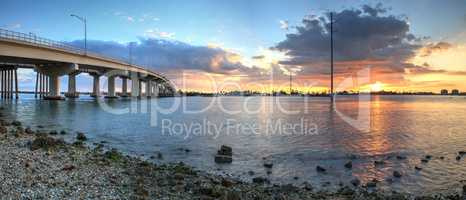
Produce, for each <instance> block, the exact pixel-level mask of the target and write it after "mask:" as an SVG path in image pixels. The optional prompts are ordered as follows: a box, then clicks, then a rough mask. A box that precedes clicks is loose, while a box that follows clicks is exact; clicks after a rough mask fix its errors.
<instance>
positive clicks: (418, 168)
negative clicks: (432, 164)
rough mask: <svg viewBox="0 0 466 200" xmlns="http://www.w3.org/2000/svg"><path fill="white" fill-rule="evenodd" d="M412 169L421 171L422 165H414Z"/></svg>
mask: <svg viewBox="0 0 466 200" xmlns="http://www.w3.org/2000/svg"><path fill="white" fill-rule="evenodd" d="M414 169H416V170H417V171H421V170H422V167H418V166H414Z"/></svg>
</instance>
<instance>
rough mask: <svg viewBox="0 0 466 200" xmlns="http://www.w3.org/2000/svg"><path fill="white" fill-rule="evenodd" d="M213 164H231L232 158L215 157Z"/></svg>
mask: <svg viewBox="0 0 466 200" xmlns="http://www.w3.org/2000/svg"><path fill="white" fill-rule="evenodd" d="M215 162H216V163H232V162H233V158H232V157H231V156H224V155H215Z"/></svg>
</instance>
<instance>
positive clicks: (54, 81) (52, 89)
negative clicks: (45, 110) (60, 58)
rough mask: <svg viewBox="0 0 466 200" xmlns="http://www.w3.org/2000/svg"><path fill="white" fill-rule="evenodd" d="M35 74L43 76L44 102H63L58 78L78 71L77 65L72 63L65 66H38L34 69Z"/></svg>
mask: <svg viewBox="0 0 466 200" xmlns="http://www.w3.org/2000/svg"><path fill="white" fill-rule="evenodd" d="M35 69H36V71H37V72H40V73H41V74H44V75H45V79H44V82H45V91H48V93H47V95H46V96H45V97H44V99H46V100H63V99H65V98H64V97H62V96H60V76H63V75H66V74H70V73H72V72H75V71H77V70H78V65H77V64H74V63H70V64H65V65H40V66H36V67H35Z"/></svg>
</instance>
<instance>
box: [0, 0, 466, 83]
mask: <svg viewBox="0 0 466 200" xmlns="http://www.w3.org/2000/svg"><path fill="white" fill-rule="evenodd" d="M1 4H2V6H1V7H0V28H2V29H8V30H13V31H18V32H23V33H31V34H35V35H37V36H41V37H45V38H49V39H53V40H57V41H62V42H66V43H69V44H72V45H76V46H78V47H83V46H84V45H83V35H84V34H83V25H82V23H81V22H80V21H79V20H77V19H76V18H73V17H71V16H70V14H76V15H79V16H83V17H85V18H86V19H87V30H88V32H87V35H88V48H89V50H90V51H94V52H97V53H101V54H105V55H108V56H112V57H118V58H120V59H122V60H129V53H128V52H129V46H130V45H129V44H130V43H132V45H131V46H132V49H133V50H132V51H133V54H132V58H131V60H132V61H133V62H134V63H136V64H138V65H142V66H145V67H147V68H150V69H152V70H155V71H158V72H161V73H163V74H165V75H166V76H167V77H169V78H170V79H171V80H172V81H173V82H174V83H175V85H176V86H177V87H178V88H179V89H183V90H192V91H206V92H211V91H225V90H257V91H272V90H287V89H288V88H289V76H290V75H291V76H292V87H293V88H294V89H297V90H300V91H304V92H321V91H327V90H328V87H329V82H330V81H329V75H330V74H329V73H330V62H329V59H330V47H329V46H330V37H329V32H330V31H329V19H328V16H329V13H330V12H332V13H333V14H334V16H335V23H334V27H335V31H334V39H335V40H334V41H335V50H334V53H335V81H336V87H337V90H353V91H361V90H382V89H383V90H394V91H434V92H438V91H439V90H440V89H442V88H446V89H449V90H451V89H455V88H456V89H460V90H462V91H466V85H465V84H464V80H465V78H466V59H465V58H466V1H464V0H446V1H435V0H412V1H398V0H387V1H356V0H351V1H350V0H340V1H336V0H329V1H317V0H306V1H304V0H303V1H300V0H293V1H279V0H255V1H247V0H236V1H215V0H198V1H176V0H174V1H137V0H136V1H123V0H121V1H84V0H83V1H58V0H57V1H47V0H46V1H40V2H37V1H24V0H15V1H9V0H4V1H2V3H1ZM19 75H20V79H21V80H22V81H21V83H20V87H22V88H25V89H26V90H27V89H30V88H33V84H34V78H35V76H34V75H33V73H32V71H30V70H29V71H28V70H22V71H20V74H19ZM61 79H62V83H63V85H66V81H67V80H66V77H62V78H61ZM102 87H103V89H104V90H105V85H103V86H102ZM91 88H92V87H91V79H90V77H89V76H88V75H86V74H81V75H79V77H78V90H80V91H89V90H90V89H91ZM62 90H66V87H64V86H62Z"/></svg>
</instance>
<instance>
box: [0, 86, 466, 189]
mask: <svg viewBox="0 0 466 200" xmlns="http://www.w3.org/2000/svg"><path fill="white" fill-rule="evenodd" d="M31 97H32V96H28V95H23V96H22V97H21V98H20V99H19V100H17V101H15V100H13V101H6V100H3V101H2V102H1V105H2V106H3V107H4V109H5V111H6V112H5V113H6V117H7V118H10V119H17V120H19V121H21V122H23V123H24V124H27V125H29V126H31V127H33V128H36V127H37V125H42V126H44V128H42V129H44V130H66V131H68V132H74V131H82V132H85V133H87V136H88V138H89V139H90V141H89V144H92V143H94V142H100V141H102V140H105V141H107V142H108V144H107V145H108V146H111V147H115V148H118V149H120V150H122V151H124V152H126V153H128V154H131V155H137V156H141V155H144V157H146V158H149V157H150V156H151V155H155V154H156V153H157V152H161V153H162V154H163V157H164V158H163V161H160V160H154V161H155V162H178V161H183V162H185V163H189V164H191V165H193V166H195V167H196V168H198V169H202V170H206V171H210V172H212V173H220V174H222V173H225V174H231V175H234V176H237V177H240V178H241V179H244V180H250V179H251V176H249V175H248V174H247V172H248V171H250V170H251V171H254V172H255V173H256V175H255V176H266V177H268V178H269V179H270V180H271V181H272V182H280V183H293V184H297V185H299V184H301V183H302V182H304V181H307V182H310V183H311V184H313V185H314V186H316V187H319V188H321V189H332V188H334V187H336V185H337V184H338V183H340V182H342V183H344V184H346V185H348V184H349V181H350V180H351V179H352V178H353V177H358V178H359V179H360V180H362V182H367V181H369V180H372V179H374V178H376V179H378V180H381V181H382V182H381V183H380V184H379V185H380V186H381V188H382V189H384V190H395V191H400V192H407V193H411V194H420V193H421V192H422V193H424V194H425V193H427V194H428V193H434V192H442V193H443V192H452V191H456V190H457V189H459V188H460V187H462V185H463V183H461V181H464V180H466V161H465V158H463V159H462V160H461V161H457V160H456V159H455V157H456V155H457V152H458V151H460V150H466V131H465V130H466V98H465V97H448V96H373V97H372V98H370V100H369V99H364V98H362V99H359V98H358V97H356V96H347V97H339V98H338V100H337V103H336V109H337V110H338V112H339V113H336V112H331V111H332V105H331V104H330V103H329V100H328V98H321V97H313V98H304V97H217V98H216V97H188V98H185V99H184V103H182V104H181V106H180V107H176V108H177V109H174V110H172V112H168V113H167V112H165V111H166V110H165V109H166V108H169V107H170V106H172V105H173V104H174V102H176V101H178V100H181V99H180V98H160V99H152V102H149V101H148V100H144V99H143V100H140V101H131V100H121V99H120V100H116V101H114V100H113V101H112V100H104V103H106V105H108V106H110V107H113V108H120V109H121V108H127V109H128V110H127V111H128V113H126V114H112V113H109V112H108V111H106V110H108V109H104V108H103V107H102V104H101V103H99V102H97V101H95V100H93V99H91V98H85V97H84V98H81V99H79V100H75V101H73V100H67V101H40V100H35V99H34V98H31ZM151 103H152V104H151ZM147 105H157V106H159V107H160V108H158V109H157V108H155V106H152V108H151V106H149V108H147ZM183 105H184V108H183ZM208 105H211V106H210V107H208V108H207V109H206V110H205V111H204V112H201V113H193V114H190V113H187V112H186V110H187V111H190V112H194V111H199V110H202V109H204V108H206V107H207V106H208ZM183 109H184V110H185V111H183ZM155 110H157V111H158V112H151V111H155ZM225 111H230V112H225ZM233 111H241V112H238V113H231V112H233ZM246 111H249V112H246ZM285 111H286V112H296V113H293V114H290V113H286V112H285ZM151 113H156V114H151ZM342 116H343V117H342ZM358 116H359V119H360V120H361V121H360V122H350V123H349V121H348V120H347V119H346V117H351V118H353V119H354V118H356V117H358ZM363 122H369V123H367V124H365V125H367V126H364V123H363ZM154 124H157V126H153V125H154ZM270 124H272V125H277V124H278V127H279V128H282V129H277V128H276V127H275V129H274V128H270ZM287 125H295V127H294V129H293V130H294V131H289V130H290V129H285V128H283V127H286V126H287ZM235 127H236V128H235ZM267 127H269V128H267ZM188 128H191V129H188ZM303 130H304V131H303ZM170 131H171V132H170ZM188 132H189V133H191V134H187V133H188ZM64 137H65V139H67V140H70V141H71V140H73V137H74V134H68V135H67V136H64ZM222 144H226V145H229V146H232V147H233V153H234V161H233V163H232V164H223V165H222V164H216V163H215V162H214V155H215V153H216V151H217V149H218V148H219V146H220V145H222ZM180 148H181V149H180ZM183 149H190V150H191V151H190V152H185V151H184V150H183ZM427 154H429V155H432V156H433V159H432V160H431V161H430V162H428V163H421V161H420V159H421V158H423V157H424V156H425V155H427ZM349 155H358V157H359V158H358V159H355V160H353V169H352V170H347V169H345V168H344V166H343V165H344V163H346V162H347V161H349V160H350V159H349ZM396 155H405V156H407V159H406V160H397V159H396V158H395V156H396ZM440 156H444V157H445V158H444V159H443V160H442V159H440V158H439V157H440ZM264 159H266V160H269V161H272V162H273V164H274V166H273V168H272V169H271V170H270V171H271V172H272V173H271V174H267V169H266V168H264V167H263V163H264ZM375 160H385V162H386V164H385V165H383V166H377V167H376V166H374V164H373V162H374V161H375ZM317 165H321V166H324V167H326V168H327V169H328V173H327V174H321V173H317V172H316V170H315V167H316V166H317ZM414 166H420V167H422V168H423V170H421V171H416V170H415V169H414ZM393 170H398V171H400V172H402V174H403V177H402V178H401V179H397V178H393V177H392V173H393ZM295 176H296V177H299V179H298V180H295V179H294V177H295ZM390 178H392V180H393V181H392V182H391V183H390V181H386V180H387V179H390ZM326 182H330V183H331V186H322V185H325V184H324V183H326Z"/></svg>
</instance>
